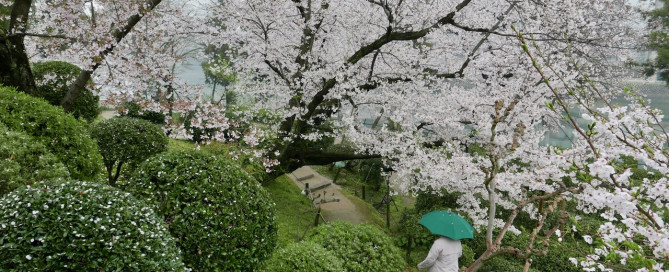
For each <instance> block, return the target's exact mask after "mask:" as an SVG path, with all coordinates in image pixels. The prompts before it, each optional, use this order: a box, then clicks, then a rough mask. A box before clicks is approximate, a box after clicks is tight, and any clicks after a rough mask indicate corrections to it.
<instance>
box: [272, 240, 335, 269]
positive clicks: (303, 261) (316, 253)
mask: <svg viewBox="0 0 669 272" xmlns="http://www.w3.org/2000/svg"><path fill="white" fill-rule="evenodd" d="M284 271H295V272H301V271H304V272H307V271H322V272H344V271H346V270H344V267H343V262H342V260H341V259H339V258H337V256H335V255H334V253H332V252H330V251H328V250H326V249H325V248H323V247H322V246H320V245H319V244H316V243H314V242H308V241H304V242H300V243H294V244H291V245H289V246H288V247H286V248H283V249H280V250H277V251H276V252H275V253H274V254H273V255H272V258H271V259H270V260H269V262H268V263H267V266H266V267H265V269H264V270H263V272H284Z"/></svg>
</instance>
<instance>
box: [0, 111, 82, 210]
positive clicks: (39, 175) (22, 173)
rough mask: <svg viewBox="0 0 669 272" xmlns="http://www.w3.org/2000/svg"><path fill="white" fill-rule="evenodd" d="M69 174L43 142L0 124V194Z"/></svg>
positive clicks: (65, 176) (66, 176)
mask: <svg viewBox="0 0 669 272" xmlns="http://www.w3.org/2000/svg"><path fill="white" fill-rule="evenodd" d="M69 176H70V174H69V173H68V172H67V168H65V165H63V164H62V163H60V161H59V160H58V158H56V157H55V156H54V155H52V154H51V153H50V152H49V151H48V150H47V149H46V147H44V145H42V144H40V143H38V142H36V141H35V140H33V139H32V138H30V137H29V136H28V135H25V134H23V133H20V132H15V131H9V130H7V127H5V126H4V125H3V124H2V123H0V197H2V196H3V195H5V194H7V193H9V192H10V191H12V190H14V189H16V188H18V187H21V186H23V185H26V184H32V183H35V182H39V181H46V180H53V179H59V178H68V177H69Z"/></svg>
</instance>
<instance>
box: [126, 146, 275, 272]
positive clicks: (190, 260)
mask: <svg viewBox="0 0 669 272" xmlns="http://www.w3.org/2000/svg"><path fill="white" fill-rule="evenodd" d="M127 189H128V190H129V191H131V192H133V193H135V194H136V195H137V196H140V197H144V198H146V199H148V200H150V201H151V203H153V204H154V205H155V207H156V210H157V211H158V212H159V214H161V215H163V216H164V219H165V221H166V223H167V224H168V225H169V229H170V232H171V233H172V235H173V236H174V237H176V238H177V239H178V240H179V242H178V243H179V245H180V247H181V249H182V251H183V252H184V261H185V263H186V265H188V266H189V267H192V268H194V269H195V270H198V271H253V270H254V269H255V268H257V267H258V266H259V265H260V264H262V263H263V262H264V260H265V259H267V258H268V257H269V255H270V253H271V252H272V250H273V249H274V248H275V246H276V239H277V237H276V232H277V229H276V223H275V217H274V203H273V202H272V201H271V200H270V197H269V194H268V193H267V191H265V189H264V188H262V187H261V186H260V184H259V183H258V182H257V181H255V180H253V179H252V178H251V177H250V176H249V175H248V174H247V173H245V172H244V171H243V170H241V169H240V168H239V167H237V166H236V165H233V164H231V163H230V162H228V161H227V160H224V159H221V158H218V157H216V156H212V155H209V154H207V153H204V152H197V151H180V152H167V153H162V154H159V155H156V156H154V157H151V158H150V159H148V160H147V161H145V162H144V163H143V164H142V165H141V166H140V167H139V168H138V169H137V170H136V171H135V173H134V174H133V176H132V177H131V179H130V181H129V185H128V187H127Z"/></svg>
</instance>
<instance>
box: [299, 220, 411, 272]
mask: <svg viewBox="0 0 669 272" xmlns="http://www.w3.org/2000/svg"><path fill="white" fill-rule="evenodd" d="M308 240H309V241H313V242H315V243H317V244H319V245H321V246H323V247H324V248H325V249H327V250H329V251H331V252H333V253H334V254H335V256H337V257H339V258H340V259H341V260H342V261H344V268H345V269H346V271H351V272H375V271H380V272H381V271H383V272H392V271H404V266H405V263H404V258H403V257H402V253H401V252H400V250H399V249H398V248H397V247H395V245H394V244H393V241H392V240H391V239H390V237H389V236H388V235H386V234H385V233H384V232H383V231H381V230H380V229H378V228H376V227H374V226H372V225H369V224H359V225H356V226H354V225H353V224H351V223H349V222H341V221H339V222H333V223H329V224H325V225H321V226H319V227H317V228H314V229H312V230H311V231H310V233H309V235H308Z"/></svg>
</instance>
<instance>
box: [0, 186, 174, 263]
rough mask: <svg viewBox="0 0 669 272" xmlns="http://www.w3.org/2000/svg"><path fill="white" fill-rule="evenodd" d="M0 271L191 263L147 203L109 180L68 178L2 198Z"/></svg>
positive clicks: (30, 187)
mask: <svg viewBox="0 0 669 272" xmlns="http://www.w3.org/2000/svg"><path fill="white" fill-rule="evenodd" d="M0 270H3V271H183V270H185V268H184V264H183V262H182V261H181V256H180V252H179V249H178V247H177V246H176V245H175V239H174V238H172V237H171V236H170V235H169V233H168V231H167V229H166V226H165V225H164V222H163V221H162V220H161V219H160V218H159V217H158V216H156V214H155V213H154V212H153V210H152V209H151V208H150V207H149V206H147V205H146V204H145V203H144V202H141V201H139V200H137V199H136V198H134V197H133V196H132V195H130V193H127V192H122V191H120V190H118V189H115V188H113V187H110V186H107V185H103V184H99V183H91V182H80V181H63V182H53V183H44V184H41V185H39V186H37V185H35V186H26V187H23V188H21V189H17V190H15V191H13V192H11V193H9V194H8V195H6V196H5V197H4V198H2V199H0Z"/></svg>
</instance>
